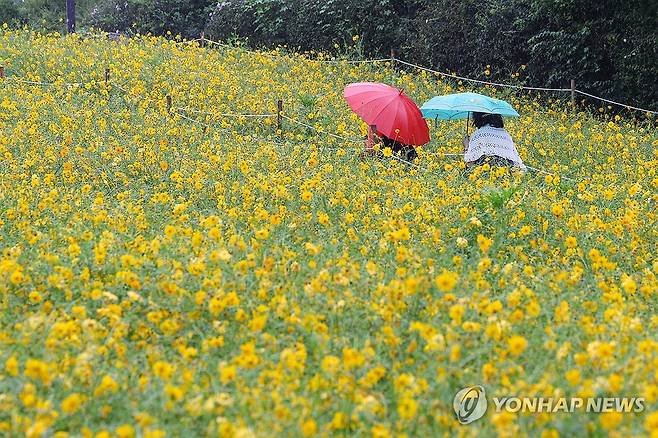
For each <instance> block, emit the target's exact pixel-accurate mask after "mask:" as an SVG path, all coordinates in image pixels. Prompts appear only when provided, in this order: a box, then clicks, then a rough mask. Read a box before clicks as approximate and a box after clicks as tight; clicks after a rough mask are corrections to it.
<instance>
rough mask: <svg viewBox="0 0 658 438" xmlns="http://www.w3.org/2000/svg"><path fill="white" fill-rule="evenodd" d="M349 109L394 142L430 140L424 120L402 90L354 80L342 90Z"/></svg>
mask: <svg viewBox="0 0 658 438" xmlns="http://www.w3.org/2000/svg"><path fill="white" fill-rule="evenodd" d="M343 96H344V97H345V100H346V101H347V103H348V104H349V106H350V108H352V110H353V111H354V112H355V113H357V114H358V115H359V117H361V119H362V120H363V121H364V122H366V123H367V124H368V125H375V126H376V127H377V131H379V132H380V133H382V134H383V135H385V136H386V137H388V138H390V139H392V140H395V141H397V142H398V143H402V144H407V145H413V146H419V145H423V144H425V143H427V142H429V141H430V131H429V128H428V127H427V122H425V119H423V115H422V113H421V112H420V110H419V109H418V106H417V105H416V104H415V103H414V101H413V100H411V99H410V98H409V97H407V95H406V94H404V92H403V91H402V90H399V89H397V88H394V87H391V86H389V85H386V84H379V83H375V82H358V83H355V84H350V85H348V86H347V87H345V90H344V92H343Z"/></svg>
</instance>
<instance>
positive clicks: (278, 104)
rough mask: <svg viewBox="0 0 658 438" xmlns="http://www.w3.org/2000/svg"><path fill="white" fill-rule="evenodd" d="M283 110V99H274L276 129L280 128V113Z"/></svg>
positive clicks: (279, 129)
mask: <svg viewBox="0 0 658 438" xmlns="http://www.w3.org/2000/svg"><path fill="white" fill-rule="evenodd" d="M282 112H283V100H281V99H279V100H277V101H276V130H277V131H281V130H282V123H281V122H282V119H283V117H281V113H282Z"/></svg>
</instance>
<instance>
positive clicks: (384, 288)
mask: <svg viewBox="0 0 658 438" xmlns="http://www.w3.org/2000/svg"><path fill="white" fill-rule="evenodd" d="M310 56H315V57H316V58H317V57H318V56H320V57H321V56H322V55H320V54H311V55H310ZM0 65H2V66H4V71H5V76H6V77H5V78H4V79H0V248H1V251H2V253H1V254H0V435H2V436H23V435H26V436H30V437H40V436H56V437H66V436H85V437H89V436H95V437H108V436H117V437H132V436H143V437H151V438H155V437H163V436H200V435H211V436H221V437H233V436H235V437H251V436H293V437H296V436H299V437H301V436H305V437H309V436H352V435H355V436H373V437H388V436H391V437H393V436H396V437H397V436H407V437H414V436H419V437H429V436H452V435H459V436H476V435H485V436H491V435H499V436H542V437H557V436H574V435H579V436H583V435H590V436H605V435H610V436H620V437H627V436H646V435H651V434H653V436H658V313H657V305H658V279H657V275H658V248H657V245H656V242H657V240H658V239H657V238H658V231H657V230H658V227H657V224H656V217H657V215H656V207H657V202H658V173H657V171H656V169H657V168H658V131H657V129H656V127H655V120H653V119H647V118H646V117H643V116H642V117H641V118H640V120H638V119H630V118H627V117H624V116H622V117H620V116H616V117H612V116H606V115H605V112H607V109H605V108H603V109H602V111H603V112H604V114H603V115H600V116H599V117H597V118H594V117H592V116H591V115H589V114H588V113H586V112H576V111H574V110H573V109H571V108H569V107H568V105H566V104H564V103H561V102H560V101H557V100H552V99H551V96H536V95H529V94H527V93H525V92H524V93H519V94H517V95H514V94H501V92H500V91H497V90H495V89H485V90H481V92H484V93H488V94H494V93H495V94H496V95H500V96H501V97H503V98H505V99H508V100H510V101H511V102H512V104H513V105H514V106H515V107H516V108H517V109H518V110H519V113H521V117H520V118H519V119H516V120H515V119H510V120H508V121H507V125H506V126H507V127H508V130H509V131H510V133H511V135H512V137H513V138H514V139H515V142H516V144H517V148H518V149H519V152H520V154H521V156H522V158H523V159H524V161H526V162H527V164H529V165H531V166H535V167H538V168H541V169H544V170H546V171H548V172H550V173H551V174H553V175H548V174H543V173H535V172H532V173H528V174H525V175H518V174H513V175H510V174H508V173H506V172H504V171H500V170H496V169H493V170H492V169H488V168H485V167H482V168H479V169H478V170H476V171H473V172H470V173H468V172H466V171H465V170H464V166H463V164H462V163H461V162H460V159H459V157H453V156H446V155H444V154H446V153H458V152H461V136H462V135H463V130H464V123H438V124H435V123H434V122H432V123H431V135H432V142H431V143H430V144H428V145H426V146H424V147H423V148H421V150H420V156H419V159H420V161H419V167H418V168H409V167H407V166H406V165H404V164H402V163H398V162H395V161H389V160H381V161H378V160H375V159H363V158H360V157H359V153H358V151H359V149H360V148H361V147H362V145H361V143H359V142H358V139H360V138H361V137H362V136H363V134H364V132H365V126H363V124H362V123H360V122H359V120H358V119H357V118H356V116H355V115H353V114H352V113H351V112H350V110H349V108H348V107H347V105H346V104H345V103H344V101H343V99H342V89H343V87H344V86H345V85H346V84H348V83H350V82H357V81H366V80H368V81H381V82H386V83H389V84H392V85H395V86H398V87H400V88H403V89H404V90H405V92H406V93H407V94H408V95H409V96H411V97H412V98H413V99H415V100H416V101H417V102H419V103H422V102H424V101H425V100H426V99H428V98H430V97H432V96H434V95H436V94H443V93H448V92H456V91H460V90H465V85H464V84H456V83H448V82H442V81H441V80H440V79H439V78H438V77H436V76H433V75H431V74H426V73H419V72H417V71H402V70H399V69H396V68H395V66H392V65H390V63H379V64H348V63H346V62H343V61H341V62H333V63H318V62H313V61H310V60H308V58H307V57H303V56H301V55H298V54H290V53H284V52H283V51H281V50H279V51H272V52H266V53H252V52H247V51H245V50H242V49H240V48H222V47H217V48H208V47H205V48H204V47H200V46H199V44H198V43H193V44H183V43H181V42H177V41H176V40H167V39H163V38H152V37H139V38H135V39H130V40H120V41H108V39H107V38H103V37H97V38H85V39H83V38H81V37H77V36H69V37H60V36H58V35H39V34H36V33H33V32H30V31H26V30H18V31H12V30H8V29H4V30H2V31H0ZM106 69H109V81H108V82H106V81H105V70H106ZM21 81H32V82H35V83H44V84H45V85H44V84H41V85H39V84H34V83H28V82H21ZM166 96H171V103H172V108H171V111H169V110H168V106H167V98H166ZM278 99H283V101H284V115H286V116H287V117H290V118H292V119H295V120H298V121H301V122H303V123H306V124H308V125H310V126H313V127H314V128H315V129H310V128H306V127H304V126H301V125H299V124H296V123H293V122H291V121H290V120H289V119H284V120H283V126H282V128H283V129H282V130H281V131H280V132H277V130H276V118H272V117H235V116H221V115H220V114H243V113H249V114H270V113H273V112H275V111H276V101H277V100H278ZM325 133H334V134H336V135H338V136H340V137H344V138H348V139H350V140H354V139H356V140H354V141H347V140H344V139H342V138H338V137H332V136H328V135H326V134H325ZM556 175H559V176H556ZM472 384H480V385H483V386H484V387H485V388H486V390H487V393H488V394H489V395H493V396H506V395H519V396H520V395H529V396H532V395H537V396H544V397H559V396H579V397H588V396H629V397H644V398H645V400H646V409H645V411H644V412H641V413H624V414H622V413H602V414H593V413H584V412H580V413H573V414H568V413H555V414H548V413H543V414H529V413H517V414H512V413H508V412H502V413H496V412H495V411H494V410H493V409H489V412H488V413H487V414H486V416H485V417H484V418H482V419H481V420H478V421H476V422H474V423H472V424H470V425H460V424H459V423H458V422H457V420H456V419H455V414H454V412H453V409H452V399H453V396H454V394H455V393H456V392H457V391H458V390H460V389H461V388H463V387H465V386H467V385H472Z"/></svg>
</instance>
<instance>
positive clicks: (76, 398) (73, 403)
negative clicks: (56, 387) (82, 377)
mask: <svg viewBox="0 0 658 438" xmlns="http://www.w3.org/2000/svg"><path fill="white" fill-rule="evenodd" d="M80 406H82V396H81V395H80V394H78V393H73V394H70V395H68V396H67V397H66V398H65V399H64V400H62V406H61V407H62V412H64V413H65V414H69V415H70V414H73V413H75V412H77V410H78V409H80Z"/></svg>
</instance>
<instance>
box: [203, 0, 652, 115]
mask: <svg viewBox="0 0 658 438" xmlns="http://www.w3.org/2000/svg"><path fill="white" fill-rule="evenodd" d="M657 17H658V2H655V1H652V0H631V1H628V2H619V1H615V0H608V1H600V2H591V1H588V0H504V1H503V0H477V1H476V0H463V1H460V2H453V1H450V0H431V1H430V0H415V1H408V2H397V1H392V0H364V1H358V2H355V1H351V0H328V1H322V0H292V1H288V0H285V1H284V0H235V1H224V2H220V3H219V4H218V6H217V8H216V9H215V11H214V13H213V16H212V19H211V21H210V23H209V31H210V33H211V34H212V35H213V36H215V37H216V38H228V37H230V36H232V35H237V36H240V37H243V38H248V39H249V41H250V42H251V43H252V44H254V45H271V44H281V43H286V44H289V45H291V46H293V47H295V48H300V49H302V50H310V49H324V50H331V49H333V47H334V44H335V43H338V44H342V42H343V41H344V40H345V39H347V38H349V37H350V36H352V35H360V37H361V38H362V44H363V49H364V51H365V53H366V54H368V55H370V56H378V55H387V54H388V53H389V50H390V49H391V48H395V49H397V50H398V52H399V53H400V56H401V57H404V58H405V59H408V60H412V61H415V62H419V63H422V64H423V65H432V66H433V67H434V68H438V69H440V70H449V71H456V72H459V73H461V74H466V75H470V76H476V77H480V78H485V77H489V78H493V79H497V80H506V81H507V82H509V81H510V79H511V77H513V78H515V79H516V78H518V79H520V80H522V81H525V82H527V83H532V84H540V85H546V86H551V87H568V86H569V81H570V79H575V80H576V82H577V84H578V86H579V87H580V88H583V89H585V90H588V91H591V92H594V93H597V94H599V95H604V96H608V97H610V98H613V99H620V100H623V101H626V102H632V103H637V104H643V105H647V106H651V107H656V106H658V89H657V87H656V85H655V84H656V80H655V77H656V75H657V74H658V36H657V35H658V34H657V33H656V28H657V26H658V18H657ZM522 66H524V67H522ZM517 73H518V75H517Z"/></svg>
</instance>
